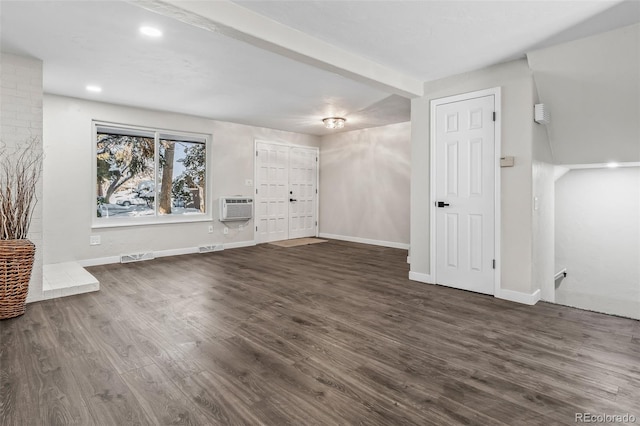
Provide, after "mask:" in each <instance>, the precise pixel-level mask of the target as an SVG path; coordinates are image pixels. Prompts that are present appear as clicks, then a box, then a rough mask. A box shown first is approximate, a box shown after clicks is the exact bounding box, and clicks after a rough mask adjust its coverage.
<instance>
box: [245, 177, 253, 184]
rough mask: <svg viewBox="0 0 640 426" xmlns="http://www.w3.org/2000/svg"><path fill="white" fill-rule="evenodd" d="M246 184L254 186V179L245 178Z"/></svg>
mask: <svg viewBox="0 0 640 426" xmlns="http://www.w3.org/2000/svg"><path fill="white" fill-rule="evenodd" d="M244 184H245V185H246V186H253V179H245V180H244Z"/></svg>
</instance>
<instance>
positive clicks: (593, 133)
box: [527, 24, 640, 164]
mask: <svg viewBox="0 0 640 426" xmlns="http://www.w3.org/2000/svg"><path fill="white" fill-rule="evenodd" d="M527 57H528V60H529V65H530V66H531V68H532V69H533V74H534V77H535V80H536V84H537V86H538V91H539V93H540V99H541V101H542V102H544V103H545V104H547V106H548V107H549V110H550V112H551V123H550V124H549V137H550V139H551V143H552V147H553V152H554V160H555V162H556V163H558V164H585V163H606V162H608V161H618V162H632V161H640V149H638V140H639V138H640V120H639V119H638V118H639V117H640V24H635V25H631V26H628V27H624V28H619V29H616V30H613V31H609V32H605V33H602V34H597V35H594V36H591V37H586V38H582V39H580V40H575V41H571V42H568V43H563V44H560V45H557V46H552V47H549V48H546V49H542V50H539V51H535V52H531V53H528V54H527ZM603 141H607V142H606V143H603Z"/></svg>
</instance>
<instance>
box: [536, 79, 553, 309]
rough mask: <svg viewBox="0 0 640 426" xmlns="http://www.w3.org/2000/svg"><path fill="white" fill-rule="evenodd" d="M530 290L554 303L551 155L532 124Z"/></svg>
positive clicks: (540, 128) (542, 130) (543, 134)
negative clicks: (531, 263) (531, 257)
mask: <svg viewBox="0 0 640 426" xmlns="http://www.w3.org/2000/svg"><path fill="white" fill-rule="evenodd" d="M533 96H534V103H538V102H539V98H538V93H537V87H536V85H535V84H534V87H533ZM532 158H533V163H532V180H533V181H532V184H533V218H532V233H533V235H532V241H531V243H532V255H533V259H532V262H533V265H532V271H531V272H532V274H533V276H532V284H531V286H532V289H533V290H540V292H541V299H542V300H545V301H548V302H553V301H554V300H555V286H554V280H553V276H554V275H555V270H554V268H555V256H554V247H555V245H554V238H555V237H554V235H555V234H554V226H555V225H554V211H555V205H554V203H555V196H554V193H555V180H554V171H555V167H554V165H553V153H552V151H551V145H550V143H549V137H548V133H547V126H546V125H543V124H537V123H534V124H533V146H532Z"/></svg>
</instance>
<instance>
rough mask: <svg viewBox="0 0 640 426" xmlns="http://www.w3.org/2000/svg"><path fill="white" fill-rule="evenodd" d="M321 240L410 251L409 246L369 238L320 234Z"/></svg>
mask: <svg viewBox="0 0 640 426" xmlns="http://www.w3.org/2000/svg"><path fill="white" fill-rule="evenodd" d="M318 236H319V237H320V238H327V239H330V240H341V241H349V242H352V243H361V244H371V245H374V246H382V247H390V248H397V249H402V250H409V244H404V243H396V242H393V241H381V240H370V239H368V238H359V237H349V236H346V235H336V234H325V233H322V232H321V233H320V234H319V235H318Z"/></svg>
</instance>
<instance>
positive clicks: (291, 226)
mask: <svg viewBox="0 0 640 426" xmlns="http://www.w3.org/2000/svg"><path fill="white" fill-rule="evenodd" d="M318 155H319V152H318V148H311V147H302V146H292V145H284V144H279V143H274V142H265V141H256V163H255V164H256V167H255V184H256V197H255V199H256V213H255V221H256V237H255V239H256V243H257V244H260V243H268V242H272V241H281V240H288V239H293V238H304V237H315V236H317V233H318Z"/></svg>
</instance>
